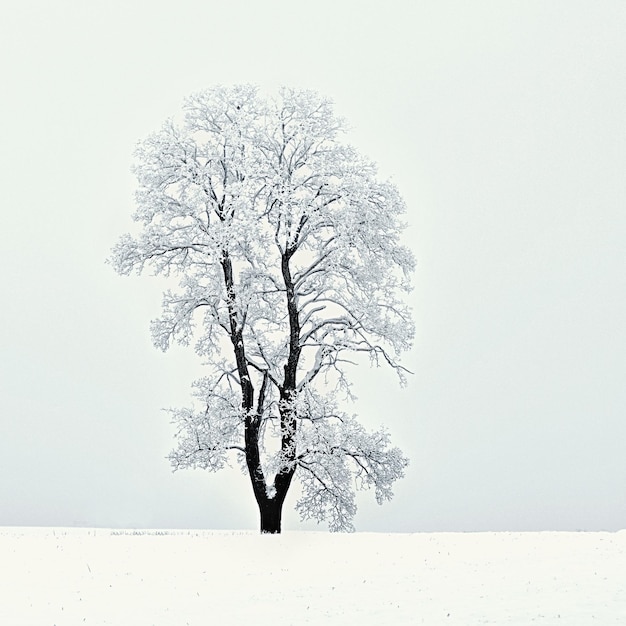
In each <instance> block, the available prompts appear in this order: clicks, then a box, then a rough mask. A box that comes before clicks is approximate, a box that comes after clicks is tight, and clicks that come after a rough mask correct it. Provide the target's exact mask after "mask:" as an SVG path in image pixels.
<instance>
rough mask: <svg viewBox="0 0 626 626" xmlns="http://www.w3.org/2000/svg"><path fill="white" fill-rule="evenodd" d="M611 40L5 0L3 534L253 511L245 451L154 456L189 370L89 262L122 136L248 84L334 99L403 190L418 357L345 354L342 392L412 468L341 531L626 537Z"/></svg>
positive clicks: (615, 86)
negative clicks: (351, 387) (220, 456)
mask: <svg viewBox="0 0 626 626" xmlns="http://www.w3.org/2000/svg"><path fill="white" fill-rule="evenodd" d="M625 33H626V3H624V2H622V1H615V2H612V1H610V0H605V1H602V2H597V1H591V0H590V1H589V2H579V1H574V0H567V1H562V2H545V1H530V0H526V1H523V2H522V1H519V2H507V1H504V0H497V1H493V2H484V1H476V2H464V1H458V2H446V1H442V0H431V1H429V2H419V1H418V0H407V1H404V0H402V1H401V0H398V1H394V2H388V3H381V2H369V1H365V0H359V1H352V0H350V1H346V0H318V1H317V2H315V3H311V2H307V3H303V2H302V3H301V2H294V1H293V0H291V1H264V2H252V1H250V2H236V1H231V2H223V1H220V2H215V1H213V0H199V1H196V0H178V1H177V2H167V3H166V2H161V1H156V2H155V1H152V2H133V1H132V0H130V1H129V0H126V1H125V2H117V1H114V0H108V1H107V2H100V1H86V2H78V1H76V2H69V1H67V0H65V1H63V0H57V1H56V2H44V1H43V0H39V1H31V2H28V1H26V0H19V1H18V0H7V1H6V2H5V3H4V4H3V11H2V20H1V21H0V81H1V84H2V87H1V89H2V97H1V99H0V113H1V115H0V159H1V162H0V176H1V177H2V179H1V184H0V210H1V211H2V222H1V224H2V227H1V233H2V234H1V242H2V243H1V245H0V280H1V283H0V284H1V286H2V294H3V295H2V305H1V307H0V346H1V354H2V357H1V360H0V420H1V432H0V524H3V525H14V526H15V525H65V526H67V525H86V526H129V527H130V526H135V527H200V528H256V527H257V511H256V505H255V503H254V500H253V496H252V492H251V488H250V486H249V484H248V482H247V478H245V477H243V476H242V475H241V474H240V473H239V470H238V469H233V470H232V471H226V472H221V473H218V474H209V473H203V472H201V471H197V472H191V471H187V472H179V473H177V474H172V473H171V471H170V468H169V464H168V461H167V460H166V458H165V457H166V455H167V453H168V452H169V450H170V449H171V447H172V446H173V441H172V427H171V426H170V424H169V423H168V417H167V415H166V414H165V413H164V412H162V411H161V409H162V408H165V407H169V406H181V405H185V404H186V403H187V402H188V398H189V385H190V383H191V381H192V380H193V378H194V377H195V376H197V375H198V373H199V372H200V371H201V368H200V365H199V362H198V359H197V357H196V356H195V355H194V354H193V352H192V351H191V350H188V351H186V350H184V349H182V348H176V349H173V350H172V351H171V352H169V353H167V354H162V353H160V352H158V351H157V350H156V349H154V348H153V347H152V345H151V340H150V333H149V322H150V320H151V319H152V318H154V317H156V316H157V315H158V314H159V307H160V301H161V290H162V285H160V284H159V283H158V282H157V281H155V280H153V279H151V278H150V277H148V276H144V277H140V278H135V277H134V278H121V277H119V276H117V275H116V274H115V273H114V272H113V270H112V269H111V267H109V266H107V265H105V263H104V261H105V258H106V257H107V256H108V255H109V252H110V248H111V247H112V246H113V245H114V243H115V241H116V240H117V238H118V237H119V235H121V234H122V233H124V232H126V231H128V230H130V229H131V228H132V222H131V219H130V215H131V213H132V211H133V190H134V185H135V183H134V179H133V177H132V174H131V173H130V166H131V163H132V152H133V149H134V147H135V145H136V143H137V142H138V141H139V140H141V139H142V138H144V137H145V136H146V135H147V134H148V133H150V132H152V131H154V130H156V129H157V128H158V127H159V126H160V125H161V123H162V122H163V121H164V120H165V119H166V118H167V117H169V116H172V115H175V114H177V112H178V111H179V110H180V107H181V103H182V100H183V99H184V98H185V97H186V96H187V95H189V94H190V93H192V92H194V91H197V90H199V89H203V88H205V87H208V86H210V85H212V84H215V83H225V84H228V83H234V82H253V83H258V84H260V85H262V86H263V87H269V88H273V87H276V86H278V85H280V84H286V85H293V86H297V87H305V88H311V89H315V90H318V91H320V92H322V93H323V94H325V95H327V96H329V97H331V98H332V99H333V100H334V101H335V105H336V110H337V112H338V113H339V114H340V115H343V116H345V117H346V118H347V119H348V121H349V122H350V124H351V126H352V128H353V131H352V132H351V135H350V141H352V142H353V143H354V144H355V145H357V146H358V147H359V148H360V149H361V150H362V151H363V152H364V153H366V154H367V155H369V156H370V157H371V158H373V159H374V160H376V161H377V162H378V164H379V167H380V171H381V173H382V175H383V176H385V177H387V176H390V177H392V179H393V180H394V182H395V183H396V184H397V186H398V187H399V189H400V190H401V193H402V194H403V196H404V198H405V199H406V201H407V204H408V206H409V214H408V221H409V224H410V226H409V229H408V231H407V243H408V244H409V245H410V246H411V248H412V249H413V250H414V252H415V255H416V257H417V260H418V268H417V272H416V275H415V290H414V292H413V293H412V294H411V305H412V306H413V308H414V312H415V318H416V324H417V328H418V334H417V339H416V343H415V348H414V350H413V352H412V353H411V354H410V355H408V356H407V359H406V364H407V365H408V366H409V367H410V368H411V369H412V370H413V371H414V372H415V375H414V376H413V377H411V380H410V381H409V385H408V387H407V388H405V389H400V388H399V387H398V386H397V384H396V380H395V378H394V376H393V374H391V373H389V372H384V371H379V370H376V371H369V370H367V369H364V370H362V371H359V372H358V373H357V376H356V378H355V384H356V392H357V394H358V395H359V402H358V403H357V404H356V406H354V407H353V408H352V410H353V411H354V412H357V413H359V414H360V415H361V417H362V419H363V421H364V422H365V423H366V424H367V425H368V426H372V427H375V426H378V425H380V424H381V423H384V424H386V425H387V426H388V427H389V429H390V431H391V434H392V436H393V439H394V442H395V443H396V444H398V445H400V446H401V447H402V448H403V450H404V451H405V453H406V454H407V455H408V456H409V457H410V458H411V465H410V467H409V469H408V472H407V475H406V478H405V479H404V480H403V481H401V482H400V483H398V484H397V487H396V490H395V491H396V496H395V499H394V501H393V502H392V503H389V504H386V505H384V506H383V507H378V505H376V504H375V503H374V502H373V494H366V495H365V496H364V497H361V498H359V513H358V515H357V518H356V520H355V521H356V526H357V529H358V530H379V531H422V530H542V529H556V530H569V529H585V530H596V529H608V530H612V529H618V528H624V527H626V453H625V445H626V385H625V381H626V210H625V209H626V109H625V106H626V105H625V103H626V36H625ZM294 500H295V498H291V499H290V498H288V500H287V502H286V508H285V512H284V527H285V528H287V529H295V528H305V526H302V525H300V524H299V521H298V518H297V515H296V513H295V512H294V511H293V504H294ZM306 527H307V528H311V527H312V526H310V525H309V526H306ZM322 528H323V527H322Z"/></svg>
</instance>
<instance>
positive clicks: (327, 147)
mask: <svg viewBox="0 0 626 626" xmlns="http://www.w3.org/2000/svg"><path fill="white" fill-rule="evenodd" d="M184 110H185V116H184V121H183V122H182V123H181V124H177V123H175V122H174V121H172V120H169V121H168V122H166V123H165V124H164V125H163V127H162V128H161V130H160V131H158V132H156V133H154V134H153V135H151V136H149V137H148V138H147V139H146V140H145V141H144V142H143V143H142V144H141V145H140V146H139V148H138V150H137V154H136V157H137V160H136V166H135V173H136V176H137V179H138V182H139V187H138V190H137V194H136V200H137V209H136V212H135V214H134V219H135V220H136V221H137V222H138V223H140V224H141V231H140V233H139V235H138V236H136V237H131V236H130V235H126V236H124V237H122V238H121V239H120V241H119V243H118V244H117V246H116V247H115V248H114V250H113V255H112V257H111V260H112V263H113V265H114V267H115V269H116V270H117V271H118V272H119V273H120V274H129V273H131V272H133V271H135V272H138V273H141V272H143V271H144V269H146V268H149V269H151V270H152V271H153V272H154V273H156V274H162V275H166V276H172V277H176V278H178V281H179V288H178V290H177V291H175V292H174V291H168V292H167V293H166V294H165V296H164V299H163V313H162V316H161V317H160V318H159V319H158V320H155V321H154V322H153V323H152V335H153V339H154V343H155V345H156V346H157V347H159V348H161V349H163V350H167V349H168V347H169V346H170V345H171V343H172V342H178V343H181V344H184V345H187V344H189V343H190V342H192V341H193V342H194V346H195V349H196V351H197V352H198V354H200V355H201V356H203V357H205V358H206V360H207V366H209V365H210V366H211V373H210V375H209V376H207V377H206V378H205V379H203V380H202V381H199V382H198V383H197V384H196V385H195V387H194V396H195V398H196V400H197V403H198V404H199V406H200V407H201V408H200V409H176V410H172V412H171V414H172V419H173V421H174V422H175V423H176V424H177V426H178V429H179V431H178V448H177V449H176V450H174V451H173V452H172V454H171V457H170V458H171V461H172V464H173V466H174V467H175V468H184V467H202V468H205V469H209V470H217V469H220V468H221V467H222V466H223V464H224V463H225V462H226V458H227V453H228V451H231V450H234V451H235V452H236V453H237V454H239V455H240V457H241V458H242V459H243V462H244V467H245V468H246V469H247V471H248V472H249V474H250V479H251V481H252V485H253V488H254V493H255V496H256V499H257V502H258V504H259V509H260V512H261V523H262V528H263V525H264V522H263V520H264V516H265V518H266V525H268V526H272V527H275V526H276V523H275V520H274V521H271V520H270V518H272V519H274V518H275V517H276V510H274V509H276V508H277V510H278V530H276V529H275V528H274V530H271V529H269V531H270V532H277V531H279V530H280V510H281V507H282V502H283V501H284V497H285V495H286V492H287V490H288V489H289V486H290V484H291V480H292V478H293V477H294V476H296V475H297V478H298V479H299V480H300V482H301V484H302V487H303V495H302V498H301V499H300V501H299V502H298V505H297V508H298V510H299V511H300V513H301V515H302V517H303V518H314V519H317V520H321V519H328V520H329V523H330V526H331V529H333V530H346V529H350V528H351V527H352V526H351V524H352V522H351V520H352V518H353V516H354V513H355V505H354V494H353V491H354V486H355V485H356V486H357V487H361V488H367V487H373V488H374V489H375V493H376V498H377V500H378V501H379V502H382V500H384V499H387V498H389V497H391V488H390V485H391V483H392V482H393V481H395V480H396V479H397V478H399V477H401V476H402V472H403V468H404V467H405V465H406V463H407V461H406V459H404V457H403V456H402V455H401V453H400V451H399V450H398V449H397V448H391V449H390V447H389V439H388V436H387V435H386V434H384V433H383V432H377V433H373V434H368V433H367V432H366V431H365V429H363V428H362V427H361V426H360V425H359V424H358V423H357V422H356V420H355V419H354V418H352V417H347V416H346V415H345V414H343V413H340V412H339V410H338V408H337V406H336V401H335V392H336V391H337V390H339V391H343V392H346V394H347V395H349V381H348V378H347V373H346V372H347V370H348V366H349V364H350V363H351V358H354V355H355V354H358V353H363V354H367V355H369V357H370V359H371V360H372V361H373V362H374V363H377V364H378V363H381V362H382V363H384V364H387V365H389V366H390V367H391V368H393V369H394V370H395V371H396V372H397V373H398V375H399V377H400V382H401V383H403V382H404V381H405V372H406V370H405V369H404V368H403V366H402V365H401V363H400V360H399V357H400V355H401V353H402V352H404V351H406V350H407V349H408V348H409V347H410V345H411V341H412V338H413V332H414V327H413V322H412V319H411V314H410V311H409V309H408V307H407V306H406V304H405V303H404V300H403V297H404V296H405V295H406V293H407V292H408V291H409V289H410V285H409V278H410V274H411V272H412V270H413V268H414V259H413V256H412V254H411V252H410V251H409V250H408V249H407V248H406V247H405V246H403V245H402V244H401V242H400V236H401V233H402V230H403V228H404V226H403V224H402V222H401V216H402V214H403V213H404V211H405V206H404V202H403V201H402V198H401V197H400V195H399V193H398V191H397V189H396V188H395V186H393V185H392V184H390V183H388V182H380V181H378V180H377V174H376V168H375V166H374V165H373V164H372V163H370V162H369V161H367V160H366V159H364V158H363V157H361V156H360V155H359V154H358V153H357V152H356V151H355V150H354V149H353V148H352V147H350V146H347V145H345V144H343V143H341V141H340V136H341V133H342V131H343V126H342V121H341V120H340V119H338V118H337V117H336V116H335V115H334V114H333V111H332V106H331V104H330V102H329V101H327V100H325V99H323V98H321V97H320V96H318V95H317V94H315V93H313V92H309V91H295V90H290V89H283V90H281V91H280V93H279V95H278V96H277V97H275V98H265V97H263V96H261V95H260V94H259V92H258V90H257V89H256V88H255V87H252V86H249V85H243V86H235V87H216V88H213V89H210V90H207V91H204V92H201V93H198V94H195V95H193V96H191V97H190V98H188V99H187V101H186V103H185V107H184ZM351 355H352V356H351ZM272 439H273V440H274V443H275V445H273V446H272V443H271V440H272ZM272 507H274V508H272ZM264 511H265V513H264ZM267 520H270V521H267ZM266 530H268V528H266Z"/></svg>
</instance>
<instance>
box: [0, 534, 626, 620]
mask: <svg viewBox="0 0 626 626" xmlns="http://www.w3.org/2000/svg"><path fill="white" fill-rule="evenodd" d="M0 553H1V554H2V555H3V567H2V569H1V573H0V623H1V624H10V625H11V626H26V625H28V626H32V625H33V624H46V625H50V626H72V625H74V624H93V625H98V626H104V625H114V626H129V625H132V626H152V625H159V626H164V625H168V624H172V625H174V624H175V625H176V626H185V625H194V626H195V625H200V624H202V625H204V624H207V623H211V624H257V625H259V626H263V625H272V626H283V625H284V626H286V625H288V624H298V625H301V624H325V625H333V624H337V625H339V624H341V625H345V624H360V625H368V624H372V625H377V626H379V625H381V624H394V625H398V624H431V625H432V624H460V625H463V626H469V625H472V624H498V625H503V624H519V625H524V626H527V625H528V624H531V623H532V624H540V625H543V626H547V625H559V626H561V625H563V626H564V625H568V626H571V625H583V624H585V625H586V624H602V625H609V624H625V623H626V575H625V573H626V531H620V532H618V533H604V532H595V533H582V532H581V533H564V532H558V533H557V532H543V533H471V534H470V533H433V534H426V533H424V534H372V533H356V534H351V535H343V534H342V535H338V534H326V533H311V532H293V533H285V534H283V535H277V536H268V535H259V534H257V533H251V532H250V533H248V532H231V531H226V532H215V531H193V530H191V531H186V530H185V531H180V530H178V531H119V530H117V531H116V530H108V529H50V528H4V529H1V530H0Z"/></svg>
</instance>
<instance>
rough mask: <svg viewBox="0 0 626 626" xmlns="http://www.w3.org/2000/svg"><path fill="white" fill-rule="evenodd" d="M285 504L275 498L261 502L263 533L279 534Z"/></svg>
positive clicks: (260, 511)
mask: <svg viewBox="0 0 626 626" xmlns="http://www.w3.org/2000/svg"><path fill="white" fill-rule="evenodd" d="M282 511H283V502H282V501H281V500H280V499H278V498H276V497H274V498H266V499H265V501H264V502H259V513H260V514H261V532H262V533H270V534H278V533H280V531H281V526H280V523H281V517H282Z"/></svg>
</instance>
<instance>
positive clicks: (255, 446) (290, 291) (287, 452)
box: [221, 249, 301, 533]
mask: <svg viewBox="0 0 626 626" xmlns="http://www.w3.org/2000/svg"><path fill="white" fill-rule="evenodd" d="M293 252H294V250H293V249H292V250H288V251H287V252H285V254H284V255H283V259H282V274H283V279H284V281H285V287H286V293H287V311H288V315H289V331H290V332H289V355H288V358H287V363H286V364H285V378H284V381H283V384H282V386H281V388H280V399H281V402H280V409H279V410H280V424H281V451H282V454H283V457H284V459H285V462H286V466H285V467H284V468H283V469H282V470H281V471H280V472H278V474H277V475H276V477H275V479H274V490H273V491H274V495H273V497H271V498H270V497H269V496H268V493H267V486H266V477H265V476H264V474H263V469H262V466H261V458H260V456H261V455H260V451H259V433H260V428H261V416H262V413H263V404H264V397H265V389H266V385H267V377H265V378H264V380H263V384H262V387H261V390H260V391H259V398H258V406H257V409H256V410H255V408H254V387H253V385H252V382H251V379H250V374H249V371H248V361H247V359H246V353H245V346H244V343H243V328H242V326H243V324H242V320H241V319H240V318H239V315H238V312H237V308H236V306H235V284H234V276H233V267H232V261H231V260H230V257H229V255H228V251H226V250H224V251H223V253H222V262H221V264H222V270H223V274H224V284H225V287H226V293H227V302H228V313H229V322H230V339H231V342H232V345H233V350H234V353H235V361H236V363H237V373H238V375H239V380H240V384H241V405H242V408H243V410H244V413H245V418H244V419H245V423H244V433H245V434H244V437H245V454H246V465H247V468H248V473H249V476H250V482H251V484H252V490H253V492H254V497H255V500H256V502H257V505H258V507H259V514H260V527H261V532H262V533H280V532H281V518H282V509H283V504H284V502H285V498H286V496H287V492H288V491H289V487H290V486H291V482H292V479H293V477H294V474H295V470H296V466H295V462H294V461H295V458H296V449H295V434H296V428H297V420H296V416H295V413H294V410H293V408H292V407H291V401H292V400H293V396H294V394H295V391H296V375H297V370H298V362H299V360H300V353H301V348H300V319H299V315H298V308H297V302H296V297H295V291H294V284H293V280H292V277H291V271H290V268H289V261H290V258H291V256H292V255H293Z"/></svg>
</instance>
